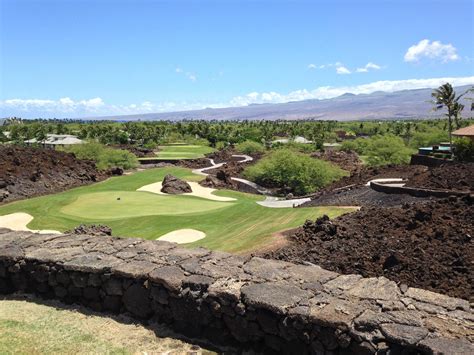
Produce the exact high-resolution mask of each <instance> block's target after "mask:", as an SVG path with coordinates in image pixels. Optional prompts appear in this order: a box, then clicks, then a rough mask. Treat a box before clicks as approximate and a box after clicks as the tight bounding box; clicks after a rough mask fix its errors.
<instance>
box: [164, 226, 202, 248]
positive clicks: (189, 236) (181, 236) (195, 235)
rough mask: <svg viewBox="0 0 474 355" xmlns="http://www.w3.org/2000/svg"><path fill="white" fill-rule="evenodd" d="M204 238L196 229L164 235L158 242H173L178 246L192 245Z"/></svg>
mask: <svg viewBox="0 0 474 355" xmlns="http://www.w3.org/2000/svg"><path fill="white" fill-rule="evenodd" d="M205 237H206V233H204V232H201V231H198V230H196V229H178V230H175V231H172V232H169V233H166V234H165V235H162V236H161V237H159V238H158V240H164V241H166V242H173V243H178V244H186V243H192V242H195V241H197V240H200V239H203V238H205Z"/></svg>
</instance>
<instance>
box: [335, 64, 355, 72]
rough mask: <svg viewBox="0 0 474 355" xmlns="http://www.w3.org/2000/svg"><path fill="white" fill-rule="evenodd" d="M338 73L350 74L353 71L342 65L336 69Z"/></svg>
mask: <svg viewBox="0 0 474 355" xmlns="http://www.w3.org/2000/svg"><path fill="white" fill-rule="evenodd" d="M336 73H337V74H350V73H351V71H350V70H349V69H347V68H346V67H345V66H343V65H341V66H339V67H336Z"/></svg>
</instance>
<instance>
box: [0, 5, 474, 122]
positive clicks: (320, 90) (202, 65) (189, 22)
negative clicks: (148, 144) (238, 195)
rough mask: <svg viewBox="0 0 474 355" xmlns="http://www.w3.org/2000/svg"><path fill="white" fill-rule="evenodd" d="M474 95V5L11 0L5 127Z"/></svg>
mask: <svg viewBox="0 0 474 355" xmlns="http://www.w3.org/2000/svg"><path fill="white" fill-rule="evenodd" d="M446 81H449V82H451V83H453V84H454V85H466V84H474V1H473V0H445V1H435V0H431V1H426V0H417V1H413V0H398V1H396V0H393V1H385V0H370V1H369V0H361V1H360V0H357V1H350V0H346V1H342V0H333V1H329V0H327V1H302V0H301V1H279V0H272V1H269V0H268V1H265V0H260V1H246V0H240V1H232V0H221V1H207V0H199V1H197V0H196V1H184V0H174V1H152V0H114V1H112V0H94V1H92V0H77V1H76V0H0V117H7V116H20V117H24V118H35V117H71V118H75V117H91V116H108V115H120V114H135V113H152V112H166V111H181V110H189V109H200V108H205V107H228V106H243V105H249V104H253V103H277V102H288V101H295V100H303V99H326V98H331V97H335V96H339V95H341V94H344V93H345V92H352V93H355V94H360V93H370V92H373V91H379V90H383V91H395V90H403V89H412V88H422V87H435V86H438V85H440V84H442V83H444V82H446Z"/></svg>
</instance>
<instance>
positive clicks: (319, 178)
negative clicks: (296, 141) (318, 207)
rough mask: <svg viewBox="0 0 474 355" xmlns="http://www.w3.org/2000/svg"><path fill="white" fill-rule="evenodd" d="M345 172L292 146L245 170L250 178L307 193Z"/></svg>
mask: <svg viewBox="0 0 474 355" xmlns="http://www.w3.org/2000/svg"><path fill="white" fill-rule="evenodd" d="M343 175H345V172H344V170H342V169H340V168H338V167H336V166H334V165H332V164H331V163H328V162H326V161H322V160H318V159H313V158H311V157H309V156H308V155H304V154H301V153H297V152H295V151H293V150H291V149H278V150H276V151H274V152H272V153H271V154H270V155H268V156H266V157H264V158H263V159H261V160H260V161H258V162H257V163H256V164H255V165H251V166H249V167H247V168H246V169H245V170H244V176H245V177H246V178H248V179H249V180H252V181H254V182H256V183H257V184H261V185H264V186H271V187H280V188H285V189H290V190H291V191H293V192H294V193H295V194H298V195H304V194H307V193H310V192H314V191H316V190H317V189H319V188H321V187H324V186H326V185H328V184H329V183H331V182H333V181H334V180H337V179H339V178H340V177H342V176H343Z"/></svg>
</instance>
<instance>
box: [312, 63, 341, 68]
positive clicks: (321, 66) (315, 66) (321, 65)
mask: <svg viewBox="0 0 474 355" xmlns="http://www.w3.org/2000/svg"><path fill="white" fill-rule="evenodd" d="M339 66H342V63H341V62H335V63H327V64H320V65H316V64H313V63H312V64H309V65H308V69H327V68H332V67H339Z"/></svg>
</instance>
